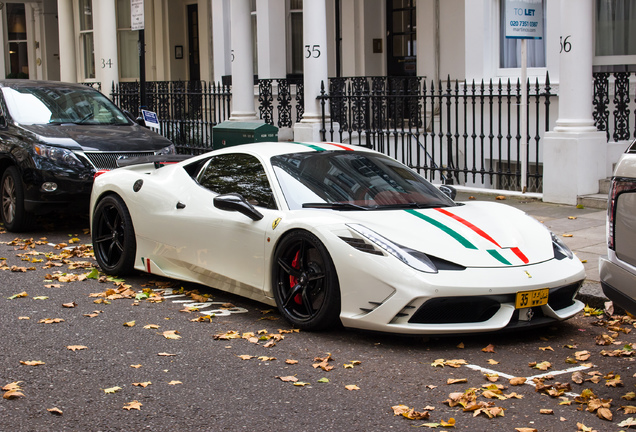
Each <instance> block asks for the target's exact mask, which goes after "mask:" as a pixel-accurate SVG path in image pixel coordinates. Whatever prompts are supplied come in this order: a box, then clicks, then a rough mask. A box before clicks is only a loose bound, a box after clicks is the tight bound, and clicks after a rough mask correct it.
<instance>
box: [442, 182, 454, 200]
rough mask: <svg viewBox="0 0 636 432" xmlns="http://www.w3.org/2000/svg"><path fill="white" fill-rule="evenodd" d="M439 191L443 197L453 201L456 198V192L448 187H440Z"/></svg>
mask: <svg viewBox="0 0 636 432" xmlns="http://www.w3.org/2000/svg"><path fill="white" fill-rule="evenodd" d="M439 190H440V191H442V193H443V194H444V195H446V196H447V197H449V198H450V199H452V200H453V201H455V197H456V196H457V190H456V189H455V188H454V187H452V186H449V185H441V186H440V187H439Z"/></svg>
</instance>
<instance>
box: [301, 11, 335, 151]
mask: <svg viewBox="0 0 636 432" xmlns="http://www.w3.org/2000/svg"><path fill="white" fill-rule="evenodd" d="M303 47H304V48H303V55H304V57H305V60H304V63H303V68H304V71H303V86H304V90H305V107H304V108H305V113H304V114H303V119H302V120H301V121H300V122H299V123H296V124H295V125H294V139H295V140H296V141H320V140H321V139H322V137H321V136H320V128H321V120H322V117H321V112H322V108H321V105H320V101H319V100H318V99H316V98H317V97H318V96H319V95H320V86H321V83H324V86H325V91H328V89H329V76H328V71H327V12H326V5H325V0H303ZM325 111H326V114H327V115H328V106H326V107H325ZM328 120H329V119H327V122H328Z"/></svg>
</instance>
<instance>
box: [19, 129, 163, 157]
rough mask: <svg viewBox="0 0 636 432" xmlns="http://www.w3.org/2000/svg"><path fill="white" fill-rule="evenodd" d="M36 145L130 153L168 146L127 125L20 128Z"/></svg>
mask: <svg viewBox="0 0 636 432" xmlns="http://www.w3.org/2000/svg"><path fill="white" fill-rule="evenodd" d="M21 127H22V128H24V129H25V130H26V131H28V132H31V133H33V134H35V135H37V136H38V140H39V141H40V142H44V143H47V144H51V145H54V146H58V147H66V148H68V149H71V150H83V151H88V152H90V151H104V152H122V151H123V152H134V151H154V150H159V149H162V148H164V147H167V146H169V145H170V144H172V143H171V142H170V141H169V140H168V139H167V138H164V137H162V136H161V135H159V134H156V133H154V132H152V131H150V130H148V129H146V128H144V127H141V126H139V125H136V124H131V125H121V126H112V125H74V124H62V125H29V126H25V125H22V126H21Z"/></svg>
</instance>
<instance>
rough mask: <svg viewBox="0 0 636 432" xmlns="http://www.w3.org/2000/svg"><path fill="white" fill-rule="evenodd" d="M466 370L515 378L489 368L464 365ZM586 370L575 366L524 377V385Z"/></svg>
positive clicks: (571, 394) (587, 367) (570, 394)
mask: <svg viewBox="0 0 636 432" xmlns="http://www.w3.org/2000/svg"><path fill="white" fill-rule="evenodd" d="M466 367H467V368H469V369H472V370H475V371H479V372H483V373H487V374H497V375H498V376H500V377H503V378H507V379H511V378H515V376H514V375H509V374H506V373H503V372H499V371H496V370H494V369H489V368H484V367H481V366H478V365H472V364H469V365H466ZM586 369H590V366H575V367H571V368H569V369H564V370H559V371H552V372H546V373H542V374H538V375H533V376H529V377H524V378H526V382H525V383H524V384H527V385H530V386H532V387H534V388H536V387H537V385H536V383H535V382H534V381H533V379H535V378H543V377H546V376H550V375H551V376H554V375H563V374H566V373H573V372H578V371H582V370H586ZM564 395H567V396H570V397H578V396H580V394H578V393H573V392H567V393H564Z"/></svg>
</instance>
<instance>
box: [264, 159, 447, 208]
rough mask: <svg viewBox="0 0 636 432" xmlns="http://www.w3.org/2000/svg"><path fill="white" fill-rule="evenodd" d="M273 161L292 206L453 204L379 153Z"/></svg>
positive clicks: (403, 167)
mask: <svg viewBox="0 0 636 432" xmlns="http://www.w3.org/2000/svg"><path fill="white" fill-rule="evenodd" d="M271 162H272V166H273V168H274V172H275V173H276V177H277V180H278V182H279V184H280V186H281V189H282V190H283V194H284V195H285V200H286V201H287V205H288V206H289V208H290V209H292V210H297V209H301V208H330V209H334V210H371V209H376V210H384V209H396V208H429V207H448V206H454V205H455V203H454V202H453V201H452V200H451V199H450V198H448V197H447V196H446V195H444V194H443V193H441V192H440V191H439V190H438V189H437V188H436V187H435V186H433V185H432V184H431V183H429V182H428V181H427V180H425V179H423V178H422V177H420V176H419V175H418V174H417V173H416V172H414V171H413V170H411V169H409V168H407V167H405V166H404V165H402V164H400V163H399V162H397V161H395V160H394V159H391V158H389V157H387V156H383V155H379V154H374V153H363V152H352V151H334V152H327V151H325V152H308V153H292V154H285V155H279V156H274V157H272V159H271Z"/></svg>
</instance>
